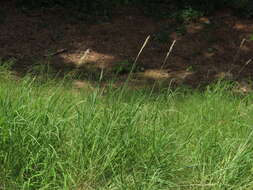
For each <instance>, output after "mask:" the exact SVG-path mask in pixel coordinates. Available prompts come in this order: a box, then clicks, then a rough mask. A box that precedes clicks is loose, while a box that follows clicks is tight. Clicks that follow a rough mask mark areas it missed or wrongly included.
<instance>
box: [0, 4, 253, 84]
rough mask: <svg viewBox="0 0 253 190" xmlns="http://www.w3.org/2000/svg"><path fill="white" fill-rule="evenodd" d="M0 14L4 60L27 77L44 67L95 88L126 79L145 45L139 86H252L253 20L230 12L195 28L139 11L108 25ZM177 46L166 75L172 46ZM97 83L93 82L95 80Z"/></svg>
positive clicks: (42, 14) (63, 16)
mask: <svg viewBox="0 0 253 190" xmlns="http://www.w3.org/2000/svg"><path fill="white" fill-rule="evenodd" d="M0 14H1V15H2V19H1V20H0V31H1V35H0V44H1V46H0V57H1V58H3V59H4V60H6V59H10V58H11V59H15V60H16V64H15V65H14V69H15V70H16V71H17V72H18V73H25V72H27V71H31V70H33V68H34V67H35V68H36V67H37V69H39V68H40V67H39V66H38V65H41V64H47V65H49V66H50V67H52V68H53V69H54V70H55V71H56V72H58V73H62V75H59V76H63V75H64V73H66V72H72V73H74V74H75V73H78V74H79V76H80V75H82V76H84V78H85V77H86V78H87V77H88V78H90V79H91V80H93V79H94V80H98V79H101V78H102V79H103V80H104V81H107V80H111V79H112V78H115V74H117V78H118V79H119V80H121V81H124V80H125V79H126V76H127V73H128V72H129V70H130V68H131V64H132V63H133V60H134V59H135V57H136V55H137V54H138V52H139V50H140V48H141V46H142V44H143V42H144V40H145V39H146V37H147V36H149V35H150V36H151V38H150V40H149V42H148V44H147V46H146V47H145V49H144V50H143V52H142V54H141V56H140V57H139V59H138V62H137V66H138V69H137V70H136V73H135V74H134V80H135V81H141V82H140V83H141V84H142V83H150V82H152V81H163V82H164V83H167V84H168V85H170V84H171V81H173V82H174V83H176V84H186V85H191V86H199V85H203V84H204V85H205V84H209V83H210V82H212V81H214V80H216V79H217V78H222V77H223V78H229V79H233V80H245V79H250V78H252V74H253V66H252V64H251V59H252V48H253V41H252V40H253V20H245V19H240V18H237V17H235V16H233V15H232V14H231V13H230V12H229V10H224V11H220V12H217V13H216V14H214V15H213V16H211V17H208V18H200V19H198V20H195V21H194V22H191V23H184V24H179V23H177V22H176V21H175V20H174V19H171V18H170V19H161V20H156V19H152V18H150V17H146V16H145V15H143V13H142V12H141V11H140V10H137V9H134V8H122V9H120V10H115V11H114V13H113V18H112V19H111V20H109V21H107V22H100V23H98V20H96V22H94V23H91V22H87V21H85V20H77V19H76V18H73V17H72V16H71V13H70V12H67V11H66V10H63V9H60V8H54V9H45V10H40V11H38V10H37V11H29V12H27V13H24V12H21V11H20V10H18V9H16V8H15V6H13V4H12V3H4V5H3V6H2V8H1V12H0ZM173 40H176V44H175V46H174V48H173V50H172V52H171V55H170V56H169V58H168V60H167V62H166V64H165V65H164V67H163V69H161V66H162V64H163V61H164V58H165V56H166V54H167V52H168V51H169V48H170V45H171V43H172V42H173ZM90 76H92V77H90Z"/></svg>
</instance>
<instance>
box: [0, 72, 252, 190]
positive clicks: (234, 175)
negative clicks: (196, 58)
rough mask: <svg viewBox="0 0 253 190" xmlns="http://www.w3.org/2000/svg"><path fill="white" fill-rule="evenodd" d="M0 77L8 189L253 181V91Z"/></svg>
mask: <svg viewBox="0 0 253 190" xmlns="http://www.w3.org/2000/svg"><path fill="white" fill-rule="evenodd" d="M229 88H230V85H224V84H221V83H218V84H216V85H213V86H210V87H208V88H207V89H206V90H205V91H202V92H201V91H194V90H187V89H178V90H175V91H171V90H170V89H167V90H164V91H163V92H161V93H159V94H150V93H149V92H148V90H146V91H145V90H142V91H141V90H140V91H126V92H123V93H124V96H122V95H119V94H122V93H119V92H120V90H112V89H111V90H108V92H107V94H105V95H101V94H100V92H99V90H94V92H89V93H87V92H85V91H84V90H83V91H80V92H76V91H73V90H72V89H71V87H69V86H67V87H66V86H65V85H64V84H56V83H54V82H50V83H48V82H46V83H43V84H42V83H38V82H36V81H34V80H32V78H31V77H26V78H24V79H22V80H20V81H18V82H17V81H16V82H15V81H11V80H9V79H6V78H4V79H1V83H0V189H5V190H13V189H22V190H35V189H36V190H38V189H43V190H44V189H48V190H53V189H61V190H62V189H71V190H72V189H77V190H89V189H90V190H93V189H96V190H98V189H101V190H102V189H103V190H105V189H108V190H109V189H110V190H111V189H127V190H131V189H133V190H137V189H140V190H154V189H157V190H158V189H214V190H219V189H221V190H223V189H236V190H237V189H243V190H245V189H252V188H253V182H252V181H253V137H252V135H253V127H252V126H253V125H252V124H253V119H252V115H253V104H252V96H250V95H249V96H246V97H239V96H235V95H234V94H233V93H232V92H231V91H230V89H229Z"/></svg>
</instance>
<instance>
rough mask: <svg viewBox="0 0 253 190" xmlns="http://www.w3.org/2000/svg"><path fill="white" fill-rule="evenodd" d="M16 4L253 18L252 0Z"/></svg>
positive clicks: (35, 0)
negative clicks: (225, 12) (220, 13)
mask: <svg viewBox="0 0 253 190" xmlns="http://www.w3.org/2000/svg"><path fill="white" fill-rule="evenodd" d="M16 3H17V5H18V6H20V7H23V8H42V7H44V8H45V7H52V6H63V7H66V8H68V9H69V8H74V9H76V10H79V11H81V12H84V13H87V14H91V15H94V14H95V15H108V14H110V11H111V9H113V8H115V7H117V6H121V5H126V4H127V5H129V4H132V5H140V6H141V7H144V8H148V11H147V12H148V13H149V14H152V15H161V16H162V17H165V16H168V15H170V14H171V11H176V12H177V11H181V10H182V9H183V10H188V12H187V11H186V12H185V13H184V14H191V15H192V14H194V15H196V13H197V12H201V13H203V14H210V13H212V12H214V11H217V10H219V9H222V8H232V9H234V10H235V11H236V12H237V13H238V14H239V15H241V16H246V17H251V16H253V13H252V12H253V1H251V0H102V1H101V0H72V1H68V0H16ZM171 8H172V9H171Z"/></svg>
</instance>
